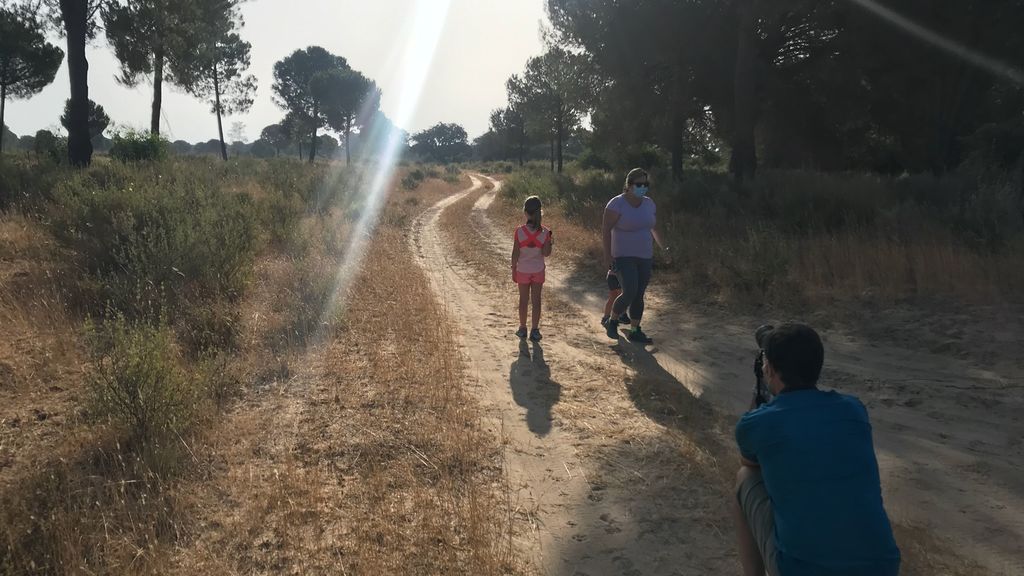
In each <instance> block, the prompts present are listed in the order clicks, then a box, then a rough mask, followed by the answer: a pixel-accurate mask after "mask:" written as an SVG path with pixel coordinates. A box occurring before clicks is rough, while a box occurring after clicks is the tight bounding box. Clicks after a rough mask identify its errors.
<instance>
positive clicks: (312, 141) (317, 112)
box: [309, 106, 320, 164]
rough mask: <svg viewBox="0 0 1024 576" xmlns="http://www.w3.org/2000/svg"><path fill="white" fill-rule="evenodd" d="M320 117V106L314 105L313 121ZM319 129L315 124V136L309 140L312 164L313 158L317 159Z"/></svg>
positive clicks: (310, 161)
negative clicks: (317, 133)
mask: <svg viewBox="0 0 1024 576" xmlns="http://www.w3.org/2000/svg"><path fill="white" fill-rule="evenodd" d="M319 117H320V108H319V107H316V106H314V107H313V121H314V122H315V121H316V118H319ZM317 130H318V128H317V127H316V126H315V125H314V126H313V136H312V137H311V138H310V140H309V163H310V164H312V163H313V160H315V159H316V132H317Z"/></svg>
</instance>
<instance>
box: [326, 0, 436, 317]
mask: <svg viewBox="0 0 1024 576" xmlns="http://www.w3.org/2000/svg"><path fill="white" fill-rule="evenodd" d="M450 5H451V1H450V0H416V3H415V8H414V9H413V10H411V11H410V12H409V13H408V14H407V16H406V22H404V26H402V29H403V30H404V31H405V33H404V34H402V35H400V36H397V38H398V39H399V42H397V43H396V44H395V46H394V48H393V52H392V55H391V57H390V58H389V62H390V63H391V65H392V66H394V67H395V69H396V71H397V72H398V73H397V80H398V82H397V89H398V94H399V101H398V107H397V111H396V112H395V116H394V117H393V118H392V122H393V123H394V125H395V126H409V125H410V124H411V122H412V119H413V115H414V114H415V113H416V109H417V107H418V106H419V102H420V97H421V95H422V92H423V86H424V84H425V83H426V81H427V77H428V74H429V73H430V69H431V67H432V66H433V60H434V55H435V53H436V51H437V45H438V41H439V40H440V39H441V33H442V31H443V30H444V26H445V22H446V21H447V18H448V11H449V8H450ZM402 40H404V42H403V41H402ZM374 136H375V135H373V134H370V135H368V138H367V140H368V141H371V142H375V143H377V144H376V145H377V146H378V149H376V150H372V151H369V153H368V155H367V157H368V158H373V159H374V161H372V162H371V161H363V162H361V163H360V167H359V168H358V170H362V171H364V173H362V174H360V175H359V177H358V178H356V182H359V183H361V184H360V189H359V190H358V191H355V192H354V193H355V194H357V195H358V196H359V198H358V200H359V202H358V205H359V206H360V211H359V217H358V220H357V222H356V226H355V228H354V230H353V232H352V233H351V234H350V235H349V240H348V246H347V248H346V251H345V255H344V257H343V258H342V261H341V262H340V264H339V266H338V270H337V272H336V273H335V277H334V288H333V290H332V292H331V297H330V299H329V300H328V302H327V305H326V307H325V309H324V311H323V314H322V318H324V319H325V322H322V323H321V325H322V326H324V327H325V328H326V327H328V325H329V322H330V319H331V318H333V317H334V313H335V312H336V311H338V310H343V309H344V307H345V306H346V305H347V302H346V300H347V295H348V293H349V289H350V287H351V285H352V282H353V281H354V280H355V278H356V276H357V275H358V272H359V268H360V265H361V263H362V261H363V258H364V257H365V256H366V251H367V245H368V242H369V240H370V238H371V237H372V235H373V231H374V229H375V228H376V225H377V218H378V216H379V215H380V210H381V207H382V205H383V204H384V200H385V199H386V198H387V194H388V191H389V190H388V188H389V186H390V184H391V181H392V176H393V175H394V173H395V168H396V167H397V165H398V162H399V161H400V160H401V154H402V150H403V148H404V145H405V142H403V141H402V140H401V137H400V136H399V134H398V133H397V132H396V131H394V130H390V131H389V132H388V134H386V135H385V136H384V137H383V138H380V137H376V138H375V137H374ZM339 176H340V173H339V174H337V175H335V177H334V178H331V182H332V186H333V187H335V188H336V187H337V186H338V185H339V183H340V178H339Z"/></svg>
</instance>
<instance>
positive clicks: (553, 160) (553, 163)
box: [548, 134, 555, 172]
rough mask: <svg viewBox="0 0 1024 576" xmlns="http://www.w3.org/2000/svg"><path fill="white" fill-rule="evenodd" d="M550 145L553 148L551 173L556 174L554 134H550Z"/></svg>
mask: <svg viewBox="0 0 1024 576" xmlns="http://www.w3.org/2000/svg"><path fill="white" fill-rule="evenodd" d="M548 143H549V144H550V147H551V171H552V172H554V171H555V135H554V134H549V135H548Z"/></svg>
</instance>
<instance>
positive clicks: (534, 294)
mask: <svg viewBox="0 0 1024 576" xmlns="http://www.w3.org/2000/svg"><path fill="white" fill-rule="evenodd" d="M543 287H544V285H543V284H540V283H535V284H530V299H531V301H532V302H531V304H532V305H533V317H532V318H531V320H533V326H531V328H533V329H534V330H537V329H538V328H540V291H541V289H542V288H543Z"/></svg>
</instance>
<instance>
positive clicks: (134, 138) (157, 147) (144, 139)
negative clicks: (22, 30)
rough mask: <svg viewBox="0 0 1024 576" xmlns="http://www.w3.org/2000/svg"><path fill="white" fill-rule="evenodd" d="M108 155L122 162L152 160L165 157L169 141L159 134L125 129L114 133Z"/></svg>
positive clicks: (169, 145) (169, 148) (167, 152)
mask: <svg viewBox="0 0 1024 576" xmlns="http://www.w3.org/2000/svg"><path fill="white" fill-rule="evenodd" d="M113 142H114V143H113V145H112V146H111V147H110V155H111V156H112V157H114V158H116V159H118V160H120V161H122V162H153V161H157V160H163V159H165V158H167V156H168V154H169V152H170V150H171V143H170V142H168V141H167V140H166V139H164V138H163V137H162V136H160V135H159V134H153V133H152V132H139V131H136V130H126V131H123V132H118V133H116V134H114V139H113Z"/></svg>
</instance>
